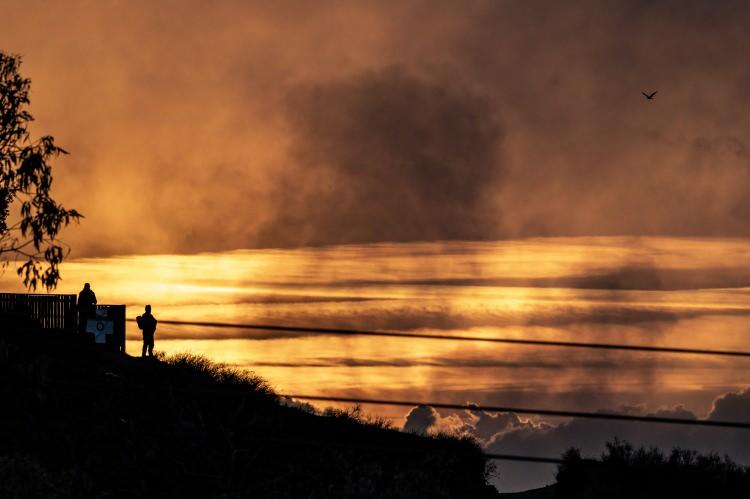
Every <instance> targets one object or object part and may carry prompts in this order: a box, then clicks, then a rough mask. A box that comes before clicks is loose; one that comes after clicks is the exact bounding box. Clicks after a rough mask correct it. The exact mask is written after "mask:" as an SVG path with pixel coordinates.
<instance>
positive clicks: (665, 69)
mask: <svg viewBox="0 0 750 499" xmlns="http://www.w3.org/2000/svg"><path fill="white" fill-rule="evenodd" d="M2 3H3V12H4V14H5V17H6V19H12V20H13V21H12V22H9V23H5V25H4V27H3V30H2V31H1V32H0V47H2V49H3V50H5V51H7V52H11V53H17V54H21V55H22V56H23V57H24V65H23V71H24V73H25V74H26V75H28V76H30V77H31V78H32V81H33V83H32V108H31V110H32V112H33V114H34V115H35V117H36V119H37V121H36V125H35V126H36V131H37V132H38V133H51V134H53V135H54V136H55V137H56V138H57V140H58V142H59V143H60V144H61V145H62V146H63V147H65V148H66V149H68V150H69V151H70V152H71V155H70V156H69V157H67V158H65V159H64V160H61V161H59V162H58V163H57V168H56V190H57V193H58V194H57V195H58V197H59V198H60V199H61V200H63V201H64V202H65V203H66V205H68V206H71V207H75V208H77V209H79V210H80V211H81V212H83V213H84V215H85V216H86V220H85V223H83V224H82V225H81V226H80V227H78V228H75V229H73V230H69V231H67V233H66V235H65V238H64V239H65V240H66V241H67V242H69V243H70V244H71V245H72V246H73V256H101V255H111V254H129V253H154V252H183V253H191V252H196V251H202V250H224V249H234V248H248V247H286V246H301V245H309V244H328V243H343V242H373V241H412V240H435V239H498V238H515V237H523V236H546V235H580V234H587V235H590V234H593V235H600V234H665V235H711V236H715V235H747V234H748V233H750V225H748V224H747V223H746V220H747V218H748V214H749V213H750V197H748V196H747V195H746V191H747V186H748V184H749V183H750V170H748V168H747V160H748V145H747V143H746V140H747V139H746V136H747V131H748V129H749V127H750V115H748V113H746V112H745V107H746V105H747V103H748V100H750V93H749V90H748V89H750V69H748V67H747V65H746V64H744V59H745V48H746V47H747V45H748V42H749V41H750V40H749V39H748V38H749V37H750V35H749V34H748V31H747V29H746V28H747V26H746V20H747V19H748V15H750V4H748V3H747V2H744V1H720V2H715V1H692V0H690V1H677V0H675V1H661V2H653V1H628V2H614V1H613V2H600V1H576V2H565V3H564V4H563V3H561V2H557V1H537V0H531V1H523V2H521V1H517V2H516V1H469V2H441V1H434V0H429V1H410V2H356V1H348V0H347V1H341V2H336V1H330V2H287V1H278V2H246V1H231V0H227V1H221V2H210V3H209V2H199V1H187V0H180V1H168V0H163V1H159V2H153V1H137V0H133V1H74V0H70V1H47V2H41V1H26V2H9V1H7V2H2ZM654 90H658V92H659V93H658V94H657V95H656V97H655V98H654V100H653V101H647V100H646V99H645V98H644V97H643V96H642V95H641V91H647V92H649V93H650V92H651V91H654Z"/></svg>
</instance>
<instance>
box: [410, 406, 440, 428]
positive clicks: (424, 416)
mask: <svg viewBox="0 0 750 499" xmlns="http://www.w3.org/2000/svg"><path fill="white" fill-rule="evenodd" d="M437 418H438V414H437V412H436V411H435V409H433V408H432V407H428V406H424V405H420V406H417V407H415V408H413V409H412V410H411V411H409V414H407V415H406V422H405V423H404V431H406V432H409V433H425V432H426V431H427V430H428V429H429V428H430V427H431V426H432V425H434V424H435V421H437Z"/></svg>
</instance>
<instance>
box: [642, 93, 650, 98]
mask: <svg viewBox="0 0 750 499" xmlns="http://www.w3.org/2000/svg"><path fill="white" fill-rule="evenodd" d="M641 93H642V94H643V96H644V97H645V98H647V99H648V98H649V97H648V94H646V92H641Z"/></svg>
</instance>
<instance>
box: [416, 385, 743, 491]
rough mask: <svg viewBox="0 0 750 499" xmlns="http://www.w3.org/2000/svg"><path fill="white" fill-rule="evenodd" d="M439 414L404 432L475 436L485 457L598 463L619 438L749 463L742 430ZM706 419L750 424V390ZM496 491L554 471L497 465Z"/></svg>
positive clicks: (720, 402)
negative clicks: (567, 455)
mask: <svg viewBox="0 0 750 499" xmlns="http://www.w3.org/2000/svg"><path fill="white" fill-rule="evenodd" d="M442 412H444V411H441V413H438V412H437V411H435V410H434V409H433V408H431V407H425V406H420V407H419V408H415V409H412V411H411V412H410V413H409V417H408V418H407V420H406V424H405V426H404V430H406V431H409V430H413V429H416V428H418V429H421V431H422V432H427V431H448V432H454V433H459V434H468V435H472V436H474V437H475V438H476V439H477V440H478V441H479V442H481V443H482V444H483V446H484V447H485V449H486V451H487V452H491V453H501V454H502V453H504V454H520V455H531V456H533V455H538V456H559V455H560V454H562V452H564V451H565V450H566V449H567V448H569V447H577V448H579V449H580V450H581V452H582V454H583V455H585V456H589V457H597V456H599V455H600V454H601V453H602V452H603V451H604V448H605V447H604V444H605V443H606V442H607V441H611V440H612V439H613V438H615V437H617V438H620V439H625V440H627V441H629V442H631V443H633V444H635V445H643V446H647V447H648V446H656V447H660V448H662V449H665V450H670V449H671V448H673V447H682V448H690V449H696V450H698V451H701V452H717V453H719V454H727V455H729V456H730V457H731V458H732V459H734V460H736V461H737V462H739V463H742V464H745V465H747V464H748V463H750V434H748V432H747V430H744V429H732V428H702V427H689V426H679V425H663V424H648V423H627V422H622V421H597V420H586V419H580V418H573V419H571V420H569V421H567V422H564V423H548V422H544V421H539V420H533V419H528V418H523V417H519V416H518V415H516V414H513V413H499V414H494V413H486V412H483V411H473V412H469V411H466V412H461V413H455V412H453V413H445V414H442ZM616 412H623V413H631V414H646V415H655V416H663V417H677V418H684V419H699V418H701V415H697V414H694V413H693V412H691V411H689V410H687V409H685V408H684V407H682V406H680V405H677V406H674V407H671V408H662V409H659V410H656V411H653V412H648V411H646V410H645V408H644V407H642V406H631V407H621V408H619V409H617V410H616ZM705 418H706V419H709V420H716V421H741V422H747V421H750V389H745V390H741V391H738V392H730V393H725V394H722V395H720V396H718V397H716V399H715V400H714V402H713V405H712V407H711V408H710V410H709V412H708V414H707V415H706V416H705ZM499 468H500V473H499V477H498V478H497V479H496V485H497V486H498V487H499V489H500V490H501V491H514V490H526V489H529V488H533V487H540V486H543V485H545V484H548V483H551V482H553V481H554V472H555V466H553V465H549V466H547V465H539V466H537V465H535V466H530V465H528V464H526V463H515V462H503V461H501V462H500V463H499Z"/></svg>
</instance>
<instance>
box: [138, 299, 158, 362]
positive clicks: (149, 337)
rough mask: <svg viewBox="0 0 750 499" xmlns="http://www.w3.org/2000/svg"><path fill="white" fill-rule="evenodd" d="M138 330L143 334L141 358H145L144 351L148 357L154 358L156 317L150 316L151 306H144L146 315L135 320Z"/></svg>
mask: <svg viewBox="0 0 750 499" xmlns="http://www.w3.org/2000/svg"><path fill="white" fill-rule="evenodd" d="M135 322H136V323H137V324H138V329H140V330H141V331H142V332H143V350H141V357H145V356H146V351H148V355H149V356H150V357H153V356H154V333H156V317H154V316H153V315H151V305H146V313H145V314H143V315H139V316H138V317H136V318H135Z"/></svg>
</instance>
